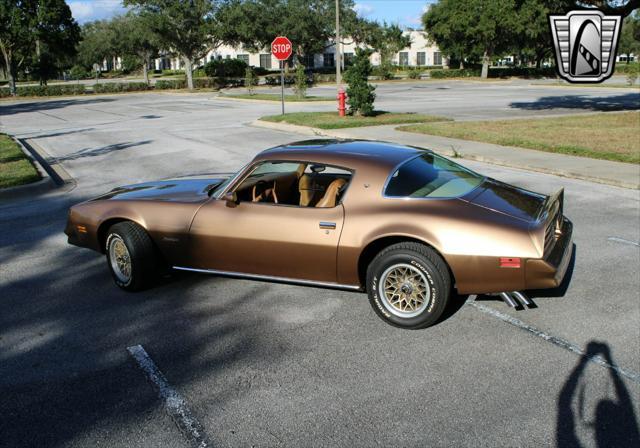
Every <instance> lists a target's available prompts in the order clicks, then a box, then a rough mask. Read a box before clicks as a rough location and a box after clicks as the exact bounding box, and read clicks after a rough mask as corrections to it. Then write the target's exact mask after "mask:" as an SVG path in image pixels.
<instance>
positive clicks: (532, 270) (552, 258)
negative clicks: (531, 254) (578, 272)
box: [525, 218, 573, 289]
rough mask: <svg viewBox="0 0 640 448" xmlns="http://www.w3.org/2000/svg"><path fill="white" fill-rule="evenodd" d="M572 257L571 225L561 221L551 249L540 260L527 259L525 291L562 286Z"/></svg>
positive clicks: (565, 220)
mask: <svg viewBox="0 0 640 448" xmlns="http://www.w3.org/2000/svg"><path fill="white" fill-rule="evenodd" d="M572 255H573V224H572V223H571V221H569V220H568V219H567V218H563V219H562V230H561V234H560V236H559V237H558V238H557V240H556V242H555V244H554V246H553V249H552V250H551V252H550V253H549V254H547V255H546V256H545V257H544V258H542V259H529V260H527V266H526V270H525V272H526V279H525V283H526V289H547V288H556V287H558V286H560V284H562V281H563V280H564V277H565V275H566V273H567V269H568V268H569V263H570V262H571V256H572Z"/></svg>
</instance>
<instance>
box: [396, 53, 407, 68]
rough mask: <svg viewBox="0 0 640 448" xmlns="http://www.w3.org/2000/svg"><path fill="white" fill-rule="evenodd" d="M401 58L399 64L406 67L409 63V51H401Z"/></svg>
mask: <svg viewBox="0 0 640 448" xmlns="http://www.w3.org/2000/svg"><path fill="white" fill-rule="evenodd" d="M398 59H399V65H401V66H403V67H406V66H407V65H409V52H407V51H401V52H400V57H399V58H398Z"/></svg>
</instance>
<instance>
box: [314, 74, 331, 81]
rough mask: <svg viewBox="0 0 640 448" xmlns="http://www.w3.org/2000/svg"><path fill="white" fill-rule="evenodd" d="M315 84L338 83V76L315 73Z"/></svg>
mask: <svg viewBox="0 0 640 448" xmlns="http://www.w3.org/2000/svg"><path fill="white" fill-rule="evenodd" d="M313 82H314V83H319V82H336V74H335V73H333V74H322V73H314V75H313Z"/></svg>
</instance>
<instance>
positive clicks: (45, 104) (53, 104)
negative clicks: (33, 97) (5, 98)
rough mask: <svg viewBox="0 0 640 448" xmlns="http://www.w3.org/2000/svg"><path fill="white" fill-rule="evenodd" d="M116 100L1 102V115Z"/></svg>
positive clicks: (81, 99)
mask: <svg viewBox="0 0 640 448" xmlns="http://www.w3.org/2000/svg"><path fill="white" fill-rule="evenodd" d="M113 101H115V99H114V98H91V99H84V98H78V99H75V98H74V99H64V100H45V101H29V102H23V103H14V104H6V105H5V104H2V103H0V116H2V115H14V114H21V113H28V112H40V111H45V110H52V109H64V108H65V107H69V106H86V105H89V104H100V103H110V102H113Z"/></svg>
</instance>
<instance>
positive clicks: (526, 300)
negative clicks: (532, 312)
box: [511, 291, 536, 308]
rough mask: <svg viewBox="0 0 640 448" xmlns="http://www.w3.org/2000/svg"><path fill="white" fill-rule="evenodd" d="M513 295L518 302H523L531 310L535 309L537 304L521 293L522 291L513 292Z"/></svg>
mask: <svg viewBox="0 0 640 448" xmlns="http://www.w3.org/2000/svg"><path fill="white" fill-rule="evenodd" d="M511 295H512V296H513V297H514V298H515V299H517V300H518V301H520V302H522V303H523V304H525V305H526V306H527V307H529V308H535V307H536V304H535V303H533V301H532V300H531V299H530V298H529V297H527V296H526V294H524V293H522V292H520V291H513V292H512V293H511Z"/></svg>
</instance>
